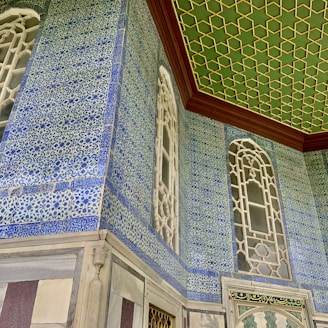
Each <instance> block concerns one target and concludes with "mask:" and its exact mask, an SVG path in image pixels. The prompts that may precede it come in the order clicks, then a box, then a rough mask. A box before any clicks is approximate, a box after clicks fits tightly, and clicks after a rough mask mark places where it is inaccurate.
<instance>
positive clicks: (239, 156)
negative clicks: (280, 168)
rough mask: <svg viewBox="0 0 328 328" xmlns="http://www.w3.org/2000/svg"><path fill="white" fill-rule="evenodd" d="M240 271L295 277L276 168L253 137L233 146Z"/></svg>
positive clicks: (232, 157)
mask: <svg viewBox="0 0 328 328" xmlns="http://www.w3.org/2000/svg"><path fill="white" fill-rule="evenodd" d="M229 164H230V179H231V191H232V197H231V198H232V203H233V212H234V224H235V236H236V244H237V258H238V271H239V272H244V273H248V274H252V275H260V276H267V277H273V278H278V279H284V280H291V270H290V264H289V257H288V250H287V243H286V238H285V231H284V224H283V220H282V214H281V208H280V201H279V195H278V190H277V185H276V180H275V174H274V168H273V165H272V162H271V159H270V157H269V156H268V154H267V153H266V152H265V151H264V150H263V149H262V148H261V147H259V146H258V145H257V144H256V143H255V142H254V141H253V140H251V139H238V140H234V141H233V142H232V143H231V144H230V148H229Z"/></svg>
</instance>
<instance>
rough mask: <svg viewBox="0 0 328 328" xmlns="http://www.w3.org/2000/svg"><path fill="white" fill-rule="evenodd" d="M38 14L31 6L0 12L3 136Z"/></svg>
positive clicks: (0, 131) (0, 132)
mask: <svg viewBox="0 0 328 328" xmlns="http://www.w3.org/2000/svg"><path fill="white" fill-rule="evenodd" d="M39 23H40V19H39V15H38V14H37V13H35V12H34V11H33V10H29V9H10V10H8V11H6V12H5V13H3V14H2V15H0V140H1V139H2V135H3V132H4V129H5V127H6V124H7V122H8V118H9V115H10V113H11V110H12V107H13V105H14V102H15V98H16V94H17V92H18V90H19V87H20V84H21V81H22V77H23V74H24V72H25V69H26V65H27V62H28V60H29V58H30V55H31V50H32V47H33V44H34V39H35V36H36V33H37V31H38V29H39Z"/></svg>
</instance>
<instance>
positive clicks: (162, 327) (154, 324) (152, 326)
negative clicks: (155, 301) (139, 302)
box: [148, 305, 174, 328]
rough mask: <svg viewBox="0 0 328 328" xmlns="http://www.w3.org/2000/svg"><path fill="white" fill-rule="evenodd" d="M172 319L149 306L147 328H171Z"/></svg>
mask: <svg viewBox="0 0 328 328" xmlns="http://www.w3.org/2000/svg"><path fill="white" fill-rule="evenodd" d="M173 320H174V318H173V317H172V316H171V315H169V314H166V313H164V312H162V311H161V310H159V309H157V308H155V307H153V306H152V305H149V321H148V327H149V328H172V327H173Z"/></svg>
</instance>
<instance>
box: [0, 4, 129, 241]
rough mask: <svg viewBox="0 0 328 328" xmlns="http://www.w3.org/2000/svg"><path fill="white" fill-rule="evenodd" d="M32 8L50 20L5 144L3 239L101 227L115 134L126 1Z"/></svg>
mask: <svg viewBox="0 0 328 328" xmlns="http://www.w3.org/2000/svg"><path fill="white" fill-rule="evenodd" d="M6 3H7V4H10V3H12V2H10V1H6ZM19 3H20V1H15V3H14V5H19ZM27 5H28V1H25V2H24V6H27ZM30 7H31V8H34V9H35V8H36V7H40V8H41V9H42V10H41V9H40V10H39V11H38V12H39V13H40V14H42V21H41V25H40V30H39V33H38V35H37V37H36V41H35V45H34V48H33V53H32V56H31V59H30V61H29V64H28V65H29V66H28V68H27V71H26V74H25V77H24V79H23V83H22V88H21V90H20V93H19V95H18V98H17V101H16V103H15V107H14V109H13V112H12V115H11V117H10V121H9V123H8V126H7V129H6V132H5V138H4V140H3V142H2V143H1V146H0V158H1V162H0V196H1V203H0V227H1V238H12V237H22V236H33V235H40V234H48V233H49V234H54V233H61V232H71V231H87V230H95V229H98V228H99V219H100V218H99V208H100V206H101V199H102V192H103V185H104V181H105V180H104V176H105V172H106V167H107V162H108V155H109V145H110V143H111V134H112V132H113V123H114V121H113V116H114V114H113V112H114V111H115V107H113V106H111V104H110V101H111V100H112V99H111V98H110V94H109V91H110V85H111V82H112V81H113V79H112V76H115V74H117V68H116V67H117V64H115V61H114V60H113V56H114V52H115V51H117V49H118V48H119V47H118V46H119V45H120V43H119V42H120V40H121V39H120V38H121V30H120V28H119V27H120V26H121V25H122V22H121V18H122V16H121V10H122V1H98V2H97V1H85V0H79V1H73V0H68V1H61V0H52V1H41V0H37V1H33V5H32V4H31V6H30ZM3 8H4V7H3V6H1V10H4V9H3ZM123 9H124V7H123ZM104 22H108V23H105V24H104ZM116 40H118V44H117V42H116ZM115 82H116V83H117V81H115Z"/></svg>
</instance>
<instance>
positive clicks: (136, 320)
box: [132, 303, 143, 328]
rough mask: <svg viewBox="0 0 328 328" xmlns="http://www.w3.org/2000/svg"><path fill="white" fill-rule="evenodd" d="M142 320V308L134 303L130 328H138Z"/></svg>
mask: <svg viewBox="0 0 328 328" xmlns="http://www.w3.org/2000/svg"><path fill="white" fill-rule="evenodd" d="M142 320H143V307H142V306H140V305H138V304H136V303H134V311H133V327H132V328H140V327H143V325H142Z"/></svg>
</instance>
